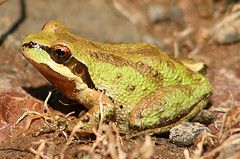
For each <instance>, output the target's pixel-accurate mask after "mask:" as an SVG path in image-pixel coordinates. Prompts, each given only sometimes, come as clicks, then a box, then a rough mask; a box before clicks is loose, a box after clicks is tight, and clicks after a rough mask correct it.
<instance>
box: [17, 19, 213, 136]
mask: <svg viewBox="0 0 240 159" xmlns="http://www.w3.org/2000/svg"><path fill="white" fill-rule="evenodd" d="M21 50H22V54H23V56H24V57H25V58H26V59H27V60H28V61H29V62H30V63H31V64H32V65H33V66H34V67H35V68H36V69H37V70H38V71H39V72H40V73H41V74H42V75H43V76H44V77H45V78H46V79H47V80H48V81H49V82H50V83H51V84H53V85H54V86H55V87H56V88H57V89H58V90H59V91H60V92H62V93H63V94H64V95H65V96H66V97H68V98H69V99H72V100H75V101H77V102H79V103H80V104H82V105H84V106H85V107H86V109H87V110H88V111H87V112H86V113H85V114H84V115H83V116H81V117H79V119H78V122H80V123H82V126H81V132H82V133H87V134H88V133H93V128H96V127H98V125H99V123H100V122H104V123H106V124H108V123H109V122H111V123H114V124H115V125H116V126H117V128H118V130H119V132H120V134H123V135H140V134H154V133H164V132H167V131H169V129H170V128H172V127H174V126H176V125H178V124H180V123H183V122H186V121H188V120H190V119H191V118H193V117H194V116H195V115H196V114H197V113H199V112H200V111H201V110H202V109H204V108H205V107H206V105H207V104H208V103H209V98H210V95H211V92H212V87H211V83H210V81H209V79H208V78H207V77H205V75H204V74H203V73H201V68H199V69H196V66H194V69H192V67H191V65H194V63H193V62H189V63H188V62H184V61H181V60H178V59H176V58H174V57H171V56H170V55H169V54H168V53H166V52H165V51H163V50H162V49H161V48H159V47H158V46H156V45H155V44H150V43H146V42H142V43H141V42H139V43H108V42H98V41H95V40H90V39H87V38H86V37H83V36H79V35H75V34H74V33H71V32H70V31H69V29H68V28H67V27H66V26H65V25H64V24H63V23H61V22H59V21H57V20H52V21H50V22H48V23H46V24H45V25H44V26H43V28H42V30H41V31H40V32H38V33H34V34H29V35H27V36H26V37H25V38H24V39H23V40H22V43H21ZM200 65H201V66H203V65H202V63H200Z"/></svg>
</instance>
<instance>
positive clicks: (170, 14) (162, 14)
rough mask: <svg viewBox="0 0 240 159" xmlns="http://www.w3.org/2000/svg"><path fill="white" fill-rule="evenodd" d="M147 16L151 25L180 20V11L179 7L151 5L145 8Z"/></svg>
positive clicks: (181, 14)
mask: <svg viewBox="0 0 240 159" xmlns="http://www.w3.org/2000/svg"><path fill="white" fill-rule="evenodd" d="M147 15H148V18H149V20H150V22H152V23H156V22H159V21H166V20H170V21H178V20H179V19H181V18H182V16H183V13H182V9H181V8H180V7H179V6H172V7H164V6H161V5H159V4H151V5H149V6H148V8H147Z"/></svg>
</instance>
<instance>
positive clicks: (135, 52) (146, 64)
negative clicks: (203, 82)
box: [94, 42, 201, 86]
mask: <svg viewBox="0 0 240 159" xmlns="http://www.w3.org/2000/svg"><path fill="white" fill-rule="evenodd" d="M94 46H95V47H96V46H97V48H98V49H97V50H96V51H97V57H102V58H100V60H102V61H101V62H106V63H111V64H112V65H115V66H116V67H131V68H133V69H135V70H136V72H139V73H141V74H142V75H143V76H144V77H145V78H147V79H149V81H151V82H153V83H155V84H156V85H158V86H168V85H177V84H189V83H192V82H193V81H192V80H194V78H193V77H192V76H193V74H196V75H195V76H198V73H195V72H193V71H191V70H189V69H188V68H186V67H185V66H184V65H183V64H182V63H181V62H179V61H177V60H176V59H174V58H172V57H170V56H169V55H168V54H167V53H166V52H164V51H162V50H161V49H160V48H159V47H158V46H156V45H153V44H149V43H121V44H110V43H98V42H97V43H94ZM199 76H200V77H201V75H199ZM196 78H199V77H196Z"/></svg>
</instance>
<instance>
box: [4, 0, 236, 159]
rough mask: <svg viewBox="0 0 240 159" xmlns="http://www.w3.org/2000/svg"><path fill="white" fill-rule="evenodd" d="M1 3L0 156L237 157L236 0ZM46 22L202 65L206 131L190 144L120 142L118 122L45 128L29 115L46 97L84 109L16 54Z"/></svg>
mask: <svg viewBox="0 0 240 159" xmlns="http://www.w3.org/2000/svg"><path fill="white" fill-rule="evenodd" d="M0 4H1V5H0V15H1V18H0V43H1V44H0V52H1V54H0V64H1V67H0V121H1V122H0V134H1V135H0V140H1V142H0V158H36V159H38V158H46V159H48V158H49V159H50V158H69V159H70V158H85V159H86V158H114V159H115V158H123V159H124V158H129V159H134V158H164V159H165V158H169V159H183V158H186V159H197V158H201V159H207V158H210V159H212V158H217V159H224V158H231V159H237V158H240V153H239V152H240V151H239V150H240V133H239V128H240V89H239V88H240V51H239V50H240V45H239V41H240V3H239V2H238V1H237V0H194V1H191V0H168V1H167V0H98V1H96V0H69V1H65V0H34V1H31V0H12V1H7V0H6V1H4V0H0ZM50 20H59V21H61V22H63V23H64V24H66V25H67V26H68V27H69V29H70V30H71V31H72V32H74V33H76V34H79V35H82V36H86V37H88V38H90V39H94V40H99V41H104V42H151V43H155V44H156V45H158V46H159V47H161V48H162V49H163V50H165V51H166V52H168V53H169V54H170V55H171V56H174V57H176V58H181V59H189V58H190V59H194V60H198V61H202V62H204V63H205V64H207V66H208V70H207V75H206V76H207V77H208V78H209V80H210V81H211V83H212V86H213V92H212V96H211V104H210V107H209V110H210V111H211V112H212V113H213V114H214V117H215V119H214V121H212V122H211V123H210V124H209V125H208V128H209V129H210V130H211V133H202V134H201V135H199V136H198V137H197V139H196V140H195V142H194V144H193V145H192V146H188V147H184V146H177V145H175V144H174V143H172V142H171V141H170V140H169V137H168V133H167V134H163V135H153V136H151V137H150V136H146V137H145V136H140V137H137V138H134V139H129V140H125V139H122V138H121V137H120V136H119V134H118V130H117V128H116V127H114V126H112V127H111V129H109V127H106V125H102V127H101V128H99V129H98V130H96V131H95V135H93V136H89V137H77V136H75V138H74V139H73V138H71V137H72V136H71V135H73V136H74V133H72V134H67V133H65V132H63V131H61V130H59V127H61V126H62V127H64V123H61V124H62V125H54V123H48V124H50V125H51V124H52V125H54V126H55V127H57V128H58V130H56V131H53V130H49V129H47V130H48V131H47V132H44V131H46V130H45V129H46V125H47V124H46V121H44V120H43V119H34V117H36V116H38V117H39V116H41V115H43V114H47V113H49V112H46V102H48V105H49V106H50V107H49V108H50V111H51V113H56V114H60V113H61V114H62V115H63V114H64V115H66V114H68V113H70V112H72V111H76V112H78V113H79V112H80V111H81V110H83V109H84V108H82V107H80V106H79V105H77V104H76V103H75V102H74V101H71V100H69V99H67V98H66V97H64V96H63V95H62V94H61V93H59V92H58V91H57V90H55V89H54V87H53V86H51V85H50V84H49V83H48V82H47V80H46V79H44V77H43V76H42V75H41V74H40V73H38V71H37V70H35V69H34V68H33V66H32V65H31V64H30V63H28V61H27V60H26V59H25V58H24V57H23V56H22V54H21V51H20V48H19V46H20V43H21V40H22V39H23V38H24V37H25V36H26V35H27V34H29V33H35V32H38V31H40V30H41V28H42V26H43V25H44V24H45V23H46V22H48V21H50ZM49 91H52V94H51V96H50V98H49V96H48V95H50V94H49ZM24 115H25V116H24ZM73 118H75V117H73ZM58 124H59V123H58ZM43 132H44V133H43ZM102 132H104V133H102ZM38 133H39V134H38Z"/></svg>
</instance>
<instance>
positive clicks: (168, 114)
mask: <svg viewBox="0 0 240 159" xmlns="http://www.w3.org/2000/svg"><path fill="white" fill-rule="evenodd" d="M210 91H211V88H210V86H209V85H208V84H207V83H206V84H202V85H201V84H192V85H182V86H181V85H178V86H171V87H164V88H159V89H158V90H156V91H155V92H154V93H151V94H150V95H148V96H147V97H146V98H145V99H144V100H142V101H141V102H140V103H139V104H138V105H137V106H136V107H134V109H133V110H132V111H131V113H130V124H131V126H132V127H133V128H137V129H138V130H140V131H142V133H162V132H166V131H168V130H169V129H170V128H171V127H173V126H175V125H177V124H179V123H181V122H184V121H187V120H189V119H190V118H192V117H193V116H194V115H196V114H197V113H198V112H199V111H200V110H201V109H202V108H203V107H204V106H205V105H206V104H207V102H208V100H207V97H208V95H209V94H210V93H209V92H210ZM140 134H141V132H140Z"/></svg>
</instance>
